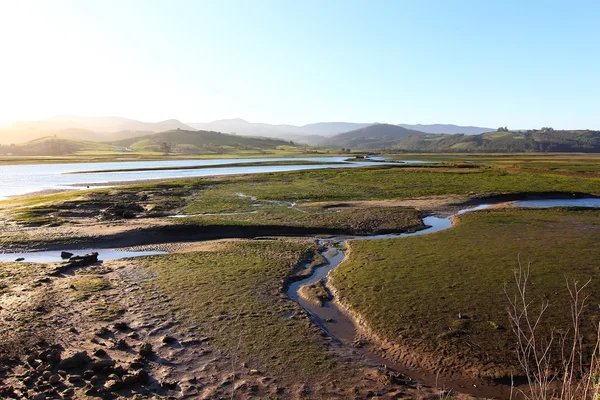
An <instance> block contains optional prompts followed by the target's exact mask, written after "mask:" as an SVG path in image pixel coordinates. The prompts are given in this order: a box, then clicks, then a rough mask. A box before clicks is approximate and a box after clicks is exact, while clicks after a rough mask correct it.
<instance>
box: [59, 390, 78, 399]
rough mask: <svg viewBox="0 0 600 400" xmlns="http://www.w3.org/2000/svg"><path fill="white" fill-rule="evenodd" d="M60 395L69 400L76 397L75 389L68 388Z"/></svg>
mask: <svg viewBox="0 0 600 400" xmlns="http://www.w3.org/2000/svg"><path fill="white" fill-rule="evenodd" d="M60 395H61V396H62V397H63V398H67V399H68V398H71V397H73V396H75V389H73V388H67V389H65V390H63V391H62V392H61V393H60Z"/></svg>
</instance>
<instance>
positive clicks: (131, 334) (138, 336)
mask: <svg viewBox="0 0 600 400" xmlns="http://www.w3.org/2000/svg"><path fill="white" fill-rule="evenodd" d="M127 337H128V338H129V339H134V340H135V339H139V338H140V335H138V333H137V332H131V333H130V334H129V335H127Z"/></svg>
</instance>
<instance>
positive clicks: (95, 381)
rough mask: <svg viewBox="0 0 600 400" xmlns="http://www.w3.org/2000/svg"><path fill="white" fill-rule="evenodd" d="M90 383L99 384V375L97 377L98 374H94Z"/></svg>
mask: <svg viewBox="0 0 600 400" xmlns="http://www.w3.org/2000/svg"><path fill="white" fill-rule="evenodd" d="M90 383H91V384H92V385H97V384H98V377H97V376H96V375H94V376H92V377H91V378H90Z"/></svg>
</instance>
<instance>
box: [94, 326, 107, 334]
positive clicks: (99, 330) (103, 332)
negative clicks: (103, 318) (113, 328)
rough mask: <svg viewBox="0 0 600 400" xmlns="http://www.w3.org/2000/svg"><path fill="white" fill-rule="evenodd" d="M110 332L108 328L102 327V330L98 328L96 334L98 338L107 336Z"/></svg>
mask: <svg viewBox="0 0 600 400" xmlns="http://www.w3.org/2000/svg"><path fill="white" fill-rule="evenodd" d="M109 332H110V331H109V330H108V328H107V327H105V326H102V327H100V328H98V329H97V330H96V332H95V334H96V336H104V335H106V334H108V333H109Z"/></svg>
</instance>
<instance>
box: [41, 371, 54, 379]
mask: <svg viewBox="0 0 600 400" xmlns="http://www.w3.org/2000/svg"><path fill="white" fill-rule="evenodd" d="M51 376H52V372H50V371H44V373H43V374H42V377H43V378H44V380H46V381H47V380H50V377H51Z"/></svg>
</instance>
